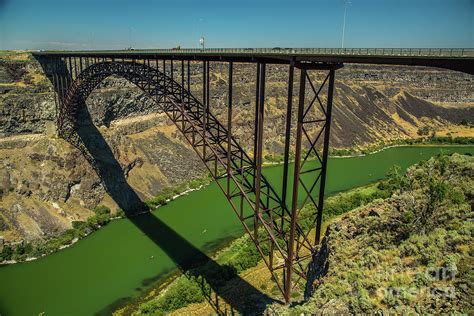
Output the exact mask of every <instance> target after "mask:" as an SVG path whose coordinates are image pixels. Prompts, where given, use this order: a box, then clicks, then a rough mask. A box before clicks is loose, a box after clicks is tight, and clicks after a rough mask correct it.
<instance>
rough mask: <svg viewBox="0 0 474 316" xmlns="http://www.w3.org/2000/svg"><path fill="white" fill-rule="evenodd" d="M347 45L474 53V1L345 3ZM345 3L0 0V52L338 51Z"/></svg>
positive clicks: (322, 0)
mask: <svg viewBox="0 0 474 316" xmlns="http://www.w3.org/2000/svg"><path fill="white" fill-rule="evenodd" d="M350 1H351V3H350V4H348V6H347V17H346V31H345V42H344V46H345V47H474V35H473V34H474V30H473V28H474V24H473V19H474V0H350ZM343 13H344V0H311V1H309V0H253V1H251V0H239V1H237V0H220V1H217V0H168V1H163V0H156V1H152V0H147V1H146V0H134V1H132V0H0V49H122V48H125V47H128V46H133V47H136V48H169V47H174V46H176V45H181V46H182V47H198V44H199V37H200V36H202V35H203V36H204V37H205V38H206V46H207V47H275V46H279V47H341V38H342V24H343Z"/></svg>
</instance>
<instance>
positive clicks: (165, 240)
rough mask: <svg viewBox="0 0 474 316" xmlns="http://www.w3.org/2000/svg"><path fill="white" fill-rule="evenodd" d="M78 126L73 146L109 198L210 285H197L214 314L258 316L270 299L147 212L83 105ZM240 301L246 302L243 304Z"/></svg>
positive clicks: (190, 272)
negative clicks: (229, 286) (233, 288)
mask: <svg viewBox="0 0 474 316" xmlns="http://www.w3.org/2000/svg"><path fill="white" fill-rule="evenodd" d="M77 125H78V126H77V128H76V133H77V134H76V135H75V141H72V143H73V144H74V145H75V146H76V147H77V148H79V149H80V150H81V151H82V152H83V154H84V155H86V156H88V160H89V161H90V160H91V159H92V160H93V161H90V162H91V163H93V166H94V168H95V170H96V172H97V173H98V176H99V177H100V179H101V180H102V181H103V184H104V186H105V189H106V191H107V192H108V194H109V195H110V196H111V197H112V198H113V199H114V200H115V202H116V203H117V205H118V206H119V207H120V208H122V209H123V210H124V211H125V213H126V215H127V217H128V219H129V220H130V221H131V222H132V223H133V224H134V225H135V226H136V227H138V228H139V229H140V230H141V231H142V232H143V233H144V234H145V235H146V236H147V237H148V238H150V239H151V240H152V241H153V242H154V243H155V244H156V245H157V246H158V247H160V248H161V249H162V250H163V251H165V252H166V254H167V255H168V256H169V257H170V258H171V259H172V260H173V261H174V263H175V264H176V266H177V267H178V268H179V269H180V270H181V271H182V272H183V273H184V274H185V275H186V276H187V277H192V278H194V279H197V280H201V281H205V282H206V283H207V284H209V285H208V286H206V284H205V282H200V285H201V290H202V291H203V294H204V296H205V297H206V298H207V300H208V302H209V303H210V305H212V307H213V308H214V310H215V312H216V313H218V314H227V313H234V312H238V313H241V314H261V313H262V312H263V310H264V309H265V306H266V304H268V303H271V302H272V299H271V298H270V297H268V296H267V295H265V294H263V293H262V292H260V291H259V290H258V289H256V288H255V287H253V286H252V285H251V284H249V283H248V282H246V281H245V280H243V279H241V278H240V277H239V275H238V274H237V273H236V270H235V269H234V268H232V267H230V266H226V265H220V264H219V263H217V262H216V261H214V260H213V259H212V258H210V257H209V256H207V255H206V254H205V253H204V252H203V251H201V250H200V249H198V248H196V247H195V246H193V245H192V244H191V243H190V242H189V241H187V240H186V239H184V238H183V237H182V236H180V235H179V234H178V233H176V232H175V231H174V230H173V229H172V228H171V227H169V226H168V225H166V224H165V223H164V222H162V221H161V220H160V219H159V218H157V217H155V216H154V215H153V214H151V213H150V212H148V207H147V205H146V204H145V203H144V202H143V201H142V200H141V199H140V197H139V196H138V195H137V193H136V192H135V191H134V190H133V188H132V187H131V186H130V185H129V184H128V183H127V180H126V177H125V175H124V171H123V169H122V167H121V165H120V164H119V162H118V161H117V160H116V158H115V156H114V153H113V151H112V149H111V148H110V146H109V145H108V144H107V142H106V141H105V139H104V137H103V136H102V134H101V133H100V131H99V130H98V129H97V127H95V126H94V124H93V122H92V119H91V116H90V113H89V112H88V109H87V106H85V105H84V106H82V107H81V108H80V111H79V117H78V123H77ZM144 211H145V212H144ZM137 212H143V214H140V215H137ZM125 273H126V272H125ZM231 279H233V281H232V282H233V284H238V286H237V287H238V292H239V294H240V295H238V297H235V295H233V293H230V292H229V291H228V289H225V288H224V287H223V284H224V283H225V281H226V280H231ZM234 282H235V283H234ZM112 286H113V285H112ZM209 287H210V288H211V289H212V291H213V292H212V291H211V289H210V288H209ZM231 292H232V291H231ZM234 293H235V292H234ZM218 297H220V298H222V299H223V300H225V302H227V304H228V305H230V306H231V308H230V309H229V308H228V307H226V304H222V302H219V299H218ZM242 297H245V298H246V299H245V300H242ZM120 301H121V300H119V301H117V302H115V304H116V305H117V306H119V305H120V303H121V302H120ZM117 306H115V307H117ZM113 307H114V306H113V305H111V306H109V307H108V308H106V309H104V310H103V311H101V312H99V313H100V314H104V313H110V309H112V308H113Z"/></svg>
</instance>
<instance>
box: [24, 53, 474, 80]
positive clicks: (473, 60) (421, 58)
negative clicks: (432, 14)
mask: <svg viewBox="0 0 474 316" xmlns="http://www.w3.org/2000/svg"><path fill="white" fill-rule="evenodd" d="M33 54H34V55H37V56H51V57H53V56H56V57H92V58H93V57H95V58H115V59H167V60H170V59H173V60H208V61H233V62H250V63H255V62H265V63H273V64H288V63H290V62H292V61H293V62H295V64H296V65H297V66H300V67H302V66H305V65H307V64H308V63H309V64H315V63H316V64H317V63H332V64H377V65H406V66H427V67H438V68H446V69H451V70H457V71H462V72H466V73H469V74H474V49H472V48H459V49H432V48H430V49H423V48H416V49H415V48H409V49H401V48H400V49H397V48H349V49H341V48H207V49H189V48H185V49H140V50H97V51H92V50H91V51H39V52H34V53H33Z"/></svg>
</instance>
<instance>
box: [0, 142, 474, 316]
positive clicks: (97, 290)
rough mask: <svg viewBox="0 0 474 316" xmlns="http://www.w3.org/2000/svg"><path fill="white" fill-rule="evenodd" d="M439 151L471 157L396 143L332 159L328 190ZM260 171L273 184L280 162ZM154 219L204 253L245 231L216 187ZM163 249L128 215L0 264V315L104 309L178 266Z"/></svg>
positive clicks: (83, 312) (86, 312)
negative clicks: (58, 246) (45, 251)
mask: <svg viewBox="0 0 474 316" xmlns="http://www.w3.org/2000/svg"><path fill="white" fill-rule="evenodd" d="M440 152H460V153H471V154H474V147H472V146H470V147H462V146H459V147H458V146H444V147H443V146H437V147H430V146H420V147H396V148H390V149H386V150H383V151H381V152H378V153H375V154H371V155H368V156H364V157H354V158H331V159H330V161H329V165H328V168H329V170H328V180H327V191H326V193H327V194H331V193H335V192H338V191H343V190H347V189H350V188H353V187H356V186H361V185H365V184H368V183H370V182H373V181H375V180H378V179H380V178H382V177H383V176H384V175H385V174H386V172H387V171H388V170H389V169H390V167H391V166H393V165H394V164H397V165H399V166H401V167H402V168H406V167H408V166H409V165H412V164H413V163H415V162H417V161H420V160H422V159H427V158H429V157H431V156H433V155H435V154H437V153H440ZM264 172H265V175H266V176H267V177H268V178H269V179H270V181H271V182H272V183H277V181H278V179H280V178H281V173H282V166H275V167H268V168H265V170H264ZM276 186H277V187H278V184H277V185H276ZM153 216H155V217H156V218H158V219H159V221H160V222H161V223H164V224H166V225H167V226H168V227H169V228H170V229H172V230H173V231H174V232H175V233H176V234H178V235H179V236H181V237H182V238H183V240H186V241H187V242H189V243H190V244H192V245H193V246H195V247H196V248H199V249H201V250H203V251H204V252H206V253H209V254H211V253H212V251H213V250H215V249H216V248H217V247H218V245H222V244H223V243H224V242H225V241H229V240H230V239H233V238H236V237H238V236H241V235H242V233H243V230H242V228H241V224H240V222H238V220H237V218H236V216H235V215H234V213H233V211H232V210H231V208H230V206H229V205H228V202H227V200H226V199H225V197H224V195H223V194H222V193H221V192H220V190H219V188H218V187H217V185H216V184H211V185H209V186H207V187H206V188H204V189H202V190H200V191H195V192H192V193H190V194H188V195H185V196H182V197H180V198H178V199H177V200H175V201H173V202H172V203H169V204H168V205H166V206H163V207H160V208H159V209H158V210H156V211H154V212H153ZM157 230H159V227H157ZM156 234H157V235H159V234H160V232H159V231H156ZM170 247H173V245H170ZM167 253H169V249H168V251H167V250H166V249H165V250H163V247H159V246H158V245H157V244H156V243H155V242H153V241H152V240H151V239H150V238H149V236H148V235H145V233H144V232H143V231H142V230H140V229H139V228H138V227H137V225H135V224H133V223H132V222H131V221H130V220H128V219H124V220H116V221H112V222H111V223H110V224H108V225H107V226H106V227H104V228H102V229H100V230H99V231H97V232H95V233H93V234H92V235H90V236H88V237H87V238H85V239H83V240H81V241H79V242H78V243H76V244H75V245H74V246H72V247H70V248H67V249H64V250H61V251H59V252H57V253H55V254H52V255H49V256H46V257H44V258H41V259H39V260H35V261H32V262H26V263H20V264H14V265H10V266H4V267H0V315H2V316H3V315H38V314H39V313H41V312H45V314H46V315H91V314H108V313H110V310H111V308H113V307H114V306H117V304H120V302H123V301H124V300H127V299H129V298H131V297H136V296H137V295H139V294H140V293H143V291H145V290H146V289H147V288H149V286H150V285H151V283H153V282H154V281H156V280H158V279H160V278H163V277H165V276H166V275H168V274H169V273H171V272H173V271H175V270H176V265H175V263H174V261H173V260H172V258H170V257H169V256H168V255H167Z"/></svg>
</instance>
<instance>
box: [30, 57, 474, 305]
mask: <svg viewBox="0 0 474 316" xmlns="http://www.w3.org/2000/svg"><path fill="white" fill-rule="evenodd" d="M35 57H36V58H37V59H38V60H39V61H40V63H41V64H42V66H43V69H44V70H45V72H46V74H47V75H48V77H49V78H50V80H51V82H52V83H53V86H54V88H55V90H56V94H55V102H56V105H57V128H58V134H59V135H60V136H61V137H62V138H64V139H66V140H67V141H69V142H71V143H72V144H73V145H75V146H76V147H77V148H79V149H80V150H81V151H82V153H83V154H84V156H85V157H86V158H87V160H88V161H89V162H90V163H91V165H92V166H93V167H95V168H96V165H95V159H94V157H93V156H92V155H91V154H90V153H89V151H88V150H87V148H85V147H84V146H83V145H82V144H81V140H80V137H79V136H78V134H77V131H76V130H77V128H78V121H77V120H78V112H79V110H80V109H81V107H84V106H85V100H86V99H87V97H88V96H89V95H90V94H91V92H92V91H93V90H94V89H95V88H96V87H97V86H98V85H99V83H100V82H102V81H103V80H104V79H105V78H107V77H109V76H112V75H114V76H119V77H123V78H125V79H127V80H128V81H130V82H132V83H133V84H135V85H136V86H137V87H139V88H140V89H141V90H142V91H143V92H144V93H146V94H147V95H148V96H149V97H150V98H151V99H153V100H154V101H155V103H156V104H157V105H158V106H159V108H160V110H161V111H163V112H164V113H165V114H166V115H167V116H168V118H169V119H170V120H171V121H172V122H173V123H174V124H175V125H176V127H177V128H178V130H179V131H180V132H181V133H182V135H184V137H185V138H186V140H187V141H188V142H189V144H190V145H191V146H192V148H193V149H194V150H195V152H196V154H197V155H198V156H199V157H200V158H201V160H202V161H203V163H204V164H205V166H206V167H207V169H208V170H209V173H210V174H211V175H212V177H213V178H214V179H215V180H216V183H217V184H218V185H219V187H220V189H221V190H222V192H223V194H224V195H225V196H226V198H227V199H228V201H229V203H230V205H231V206H232V208H233V210H234V212H235V214H236V215H237V217H238V218H239V220H240V221H241V222H242V224H243V227H244V229H245V230H246V232H247V233H248V234H249V236H250V238H251V239H252V241H253V242H254V244H255V246H256V248H257V250H258V252H259V253H260V255H261V257H262V258H263V260H264V262H265V264H266V265H267V267H268V269H269V270H270V272H271V274H272V277H273V278H274V280H275V282H276V284H277V286H278V288H279V289H280V291H281V292H282V294H283V296H284V298H285V301H286V302H289V301H290V297H291V291H292V290H293V288H294V286H295V285H296V284H298V283H299V282H300V281H301V280H304V279H307V278H308V264H309V262H310V261H311V259H312V256H313V255H314V254H315V252H316V250H317V245H318V243H319V241H320V235H321V224H322V223H321V222H322V212H323V206H324V191H325V181H326V171H327V161H328V152H329V136H330V125H331V114H332V103H333V92H334V81H335V71H336V70H337V69H339V68H341V67H342V66H343V62H345V59H344V56H342V58H341V56H329V57H328V58H324V56H322V57H319V59H318V57H317V56H307V57H306V58H305V56H304V55H303V56H301V55H292V56H291V55H288V56H286V55H281V56H274V55H271V54H270V55H268V54H267V55H265V54H263V55H262V54H260V55H259V54H249V53H248V52H246V53H241V54H240V55H239V54H235V53H233V52H232V53H225V52H224V53H215V52H213V53H212V54H206V53H205V52H199V51H198V52H197V53H188V52H186V53H183V54H180V53H179V52H173V51H164V52H162V53H157V52H156V51H155V52H144V53H140V52H127V51H125V52H102V53H101V52H45V53H37V54H35ZM349 57H351V56H349ZM362 57H364V56H362ZM321 58H322V59H321ZM351 58H354V57H351ZM383 58H385V59H386V58H387V56H383ZM385 59H381V60H380V61H379V62H380V63H386V62H385V61H384V60H385ZM318 60H320V61H318ZM450 60H451V59H450V58H446V64H445V67H446V68H453V69H457V70H458V69H459V67H465V66H466V65H467V68H466V70H467V71H466V72H469V73H472V58H471V57H469V59H461V64H459V62H460V61H459V60H458V59H456V60H455V63H454V66H452V65H451V64H450ZM213 61H220V62H227V64H228V74H227V76H228V82H227V85H228V86H227V122H226V123H225V124H223V123H221V122H220V121H219V120H218V119H217V118H216V117H215V116H214V115H213V114H212V112H211V109H210V80H209V74H210V66H209V64H210V62H213ZM348 61H349V62H351V61H352V62H353V59H349V60H348ZM364 61H366V60H365V59H362V62H364ZM451 61H452V60H451ZM465 61H467V62H468V63H465ZM237 62H250V63H255V64H256V87H255V116H254V134H253V151H252V152H251V153H247V152H246V151H245V150H244V149H243V147H242V146H241V145H240V144H239V142H238V140H237V139H236V138H234V137H233V136H232V133H233V127H232V117H233V78H234V74H233V70H234V63H237ZM356 62H357V61H356ZM371 63H378V62H377V60H375V61H372V62H371ZM389 63H390V64H393V63H395V64H407V65H420V64H421V65H424V64H425V63H428V64H429V59H428V61H426V60H421V61H417V60H416V59H415V61H414V62H413V60H412V59H410V60H409V62H407V61H406V60H405V59H402V61H401V62H397V61H396V60H392V62H389ZM196 64H197V65H198V66H199V71H200V72H202V82H200V83H201V84H202V98H201V99H198V98H197V97H196V96H194V95H193V94H192V93H191V92H190V91H191V87H192V85H193V84H194V82H192V72H191V70H190V66H191V65H193V66H196ZM268 64H285V65H287V67H288V71H287V73H288V89H287V95H286V97H287V109H286V122H285V127H284V130H285V146H284V164H283V175H282V187H281V188H280V189H279V190H277V189H276V187H274V186H273V185H272V184H271V183H270V181H269V180H268V179H267V178H266V177H265V176H264V175H263V174H262V155H263V144H264V141H265V135H264V128H263V127H264V120H265V118H264V109H265V104H264V103H265V82H266V66H267V65H268ZM433 65H434V66H439V65H440V64H439V60H438V59H436V63H434V64H433ZM442 65H443V64H442V63H441V66H442ZM460 65H461V66H460ZM312 72H318V73H319V75H320V77H321V78H323V79H322V80H320V81H319V82H316V81H315V79H314V76H312V75H310V73H312ZM321 74H322V76H321ZM297 76H298V77H297ZM295 77H296V78H297V80H296V82H295ZM295 88H296V89H295ZM295 90H296V91H295ZM294 98H297V100H298V101H297V102H296V104H293V103H294V102H293V100H294ZM294 108H295V109H294ZM293 111H294V112H296V113H293V116H294V114H296V122H292V112H293ZM295 123H296V124H295ZM292 125H296V126H295V127H292ZM291 138H293V139H294V141H293V142H291V141H290V139H291ZM291 152H294V170H293V174H290V169H289V165H290V157H291V156H290V155H291ZM311 158H314V159H316V160H317V162H318V165H317V167H314V165H310V164H308V163H307V162H308V160H310V159H311ZM303 178H304V179H306V180H305V181H303ZM308 179H309V180H308ZM290 191H291V192H290ZM307 203H310V204H312V205H313V206H314V207H313V208H312V209H314V210H315V211H314V212H313V211H312V212H309V213H308V212H304V211H303V212H302V210H304V208H303V206H304V205H305V204H307ZM310 209H311V208H310ZM307 223H310V225H308V224H307Z"/></svg>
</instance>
